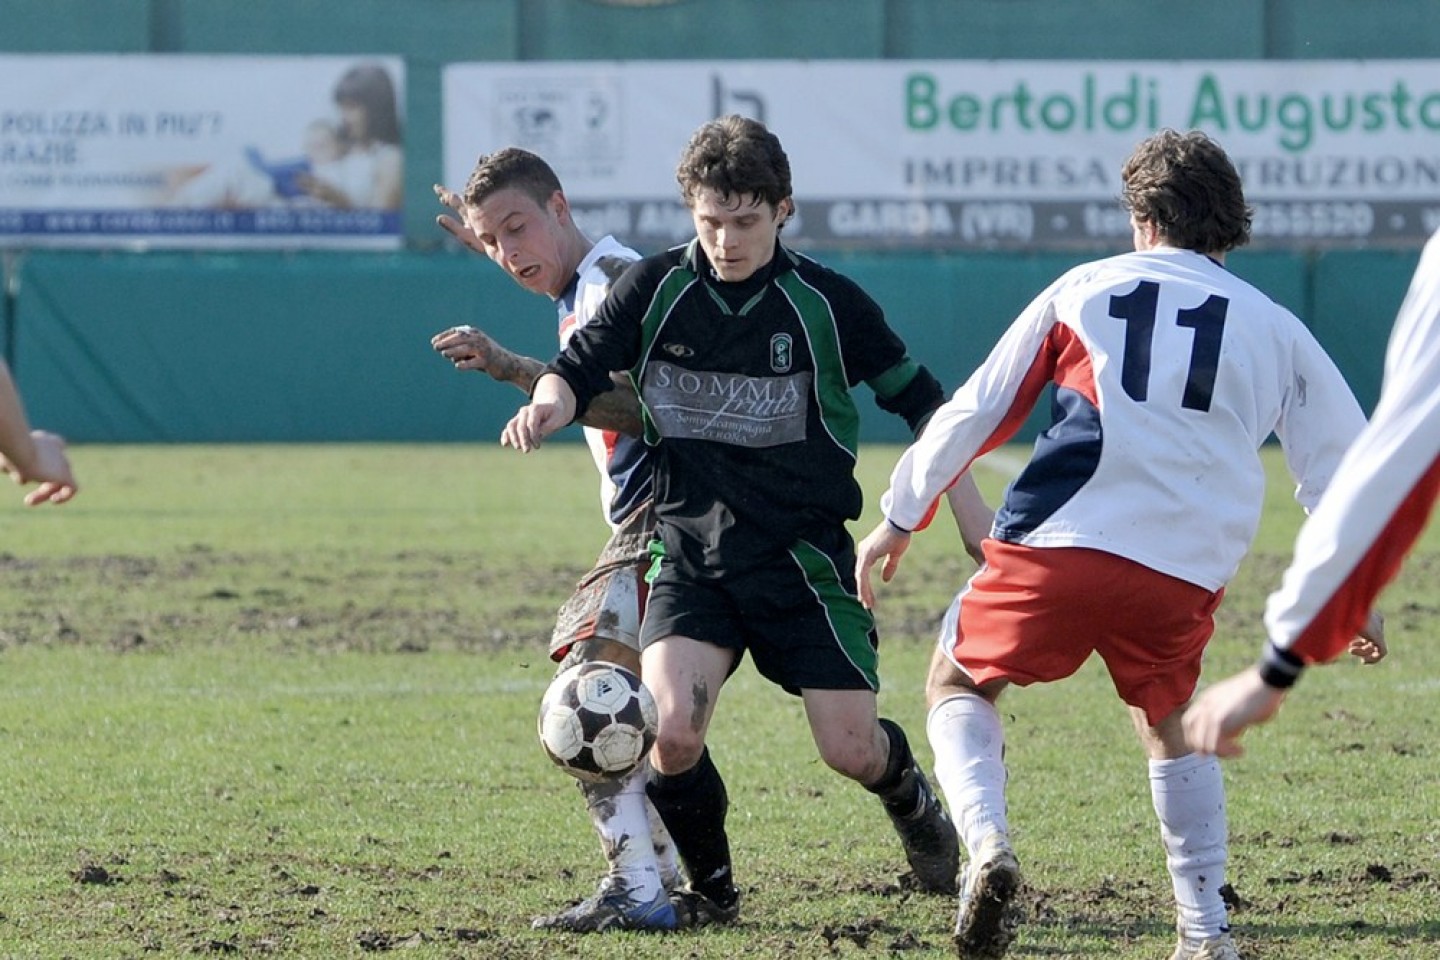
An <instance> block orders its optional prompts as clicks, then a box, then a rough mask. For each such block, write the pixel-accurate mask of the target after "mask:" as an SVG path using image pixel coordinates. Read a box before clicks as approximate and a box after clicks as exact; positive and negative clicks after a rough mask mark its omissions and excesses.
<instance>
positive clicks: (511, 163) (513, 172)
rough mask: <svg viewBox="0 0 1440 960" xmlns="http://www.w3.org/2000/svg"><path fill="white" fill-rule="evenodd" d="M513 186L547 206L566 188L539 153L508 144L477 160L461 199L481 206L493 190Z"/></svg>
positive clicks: (507, 188)
mask: <svg viewBox="0 0 1440 960" xmlns="http://www.w3.org/2000/svg"><path fill="white" fill-rule="evenodd" d="M510 189H515V190H519V191H521V192H522V193H524V194H526V195H528V196H529V197H530V199H532V200H534V201H535V203H536V204H538V205H539V206H542V207H543V206H544V205H545V204H547V203H549V202H550V198H551V197H552V196H554V195H555V194H556V193H557V192H559V191H561V189H562V188H561V186H560V178H559V177H558V176H556V175H555V171H554V170H552V169H551V167H550V164H548V163H546V162H545V161H544V160H542V159H541V158H540V157H539V156H538V155H536V154H533V153H531V152H530V151H529V150H522V149H520V148H519V147H504V148H503V149H500V150H496V151H495V152H494V153H490V154H483V155H481V157H480V159H479V160H477V161H475V169H474V170H472V171H471V172H470V179H469V180H467V181H466V182H465V190H464V192H463V193H462V194H461V197H460V199H462V200H463V201H464V202H465V203H466V204H467V205H468V206H472V207H478V206H479V205H480V204H482V203H484V202H485V200H486V198H487V197H489V196H490V195H491V194H492V193H495V192H496V191H499V190H510Z"/></svg>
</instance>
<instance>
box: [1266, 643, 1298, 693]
mask: <svg viewBox="0 0 1440 960" xmlns="http://www.w3.org/2000/svg"><path fill="white" fill-rule="evenodd" d="M1258 666H1259V668H1260V679H1261V680H1263V681H1265V685H1266V686H1267V687H1274V688H1275V689H1276V690H1289V689H1290V688H1291V687H1293V686H1295V681H1297V680H1299V679H1300V674H1301V673H1302V672H1303V671H1304V670H1305V661H1304V660H1301V659H1300V658H1299V657H1297V656H1295V654H1293V653H1291V652H1290V651H1288V650H1281V649H1280V648H1279V647H1277V646H1275V644H1273V643H1270V644H1266V646H1265V653H1264V654H1263V655H1262V656H1261V657H1260V663H1259V664H1258Z"/></svg>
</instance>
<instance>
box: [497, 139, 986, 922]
mask: <svg viewBox="0 0 1440 960" xmlns="http://www.w3.org/2000/svg"><path fill="white" fill-rule="evenodd" d="M676 178H677V180H678V181H679V185H680V190H681V195H682V197H683V199H684V201H685V203H686V205H687V206H688V207H689V209H690V214H691V218H692V220H693V222H694V224H695V230H696V236H695V239H694V240H692V241H691V242H689V243H687V244H685V245H683V246H678V247H675V248H672V249H671V250H669V251H666V252H663V253H659V254H655V255H653V256H650V257H646V258H645V259H643V260H641V261H640V262H639V263H638V264H636V265H635V266H633V267H631V268H629V269H628V270H626V272H625V274H624V275H623V276H622V277H621V278H620V279H619V280H618V281H617V282H616V284H615V287H614V289H613V290H612V291H611V293H610V295H609V296H608V297H607V298H606V300H605V302H604V303H603V304H602V305H601V306H600V308H599V310H598V311H597V312H596V314H595V317H594V318H593V319H592V321H591V322H590V323H588V324H586V325H585V326H584V327H582V328H580V329H579V330H577V331H576V333H575V335H574V336H573V337H572V338H571V339H570V342H569V344H568V345H567V346H566V348H565V350H564V351H563V352H562V353H561V355H560V356H559V357H557V358H556V359H555V360H554V361H553V362H552V363H551V364H550V365H549V367H547V369H546V372H545V373H544V374H543V375H542V376H541V377H540V378H539V379H537V380H536V382H535V389H534V391H533V393H532V400H531V403H530V404H529V405H528V406H526V407H524V408H522V409H521V410H520V411H519V412H518V413H517V414H516V416H515V417H514V418H513V419H512V420H511V421H510V423H509V424H507V425H506V427H505V431H504V435H503V438H502V440H503V442H504V443H506V444H508V445H510V446H513V447H515V448H517V449H519V450H521V451H530V450H533V449H535V448H536V447H537V446H538V445H539V444H540V443H541V441H542V440H543V439H544V438H545V437H548V436H549V435H551V434H552V433H554V432H555V431H557V430H559V429H561V428H562V427H564V426H565V425H566V424H568V423H570V422H571V420H573V419H575V417H576V416H577V415H580V416H584V415H585V414H586V413H587V412H588V411H589V410H590V408H591V406H592V404H593V403H594V402H596V401H597V400H599V399H602V398H603V397H604V396H606V395H608V393H610V392H613V391H612V390H611V389H610V388H611V385H612V379H611V376H612V375H611V371H614V370H619V369H623V370H627V371H628V372H629V375H630V377H631V379H632V381H633V382H634V383H635V384H636V389H637V390H638V392H639V394H640V398H641V401H642V403H643V404H644V407H645V413H646V418H645V423H646V441H647V443H649V444H650V447H649V449H651V450H652V451H653V454H652V455H653V456H654V458H655V459H654V470H655V512H656V517H657V522H656V537H655V542H654V543H653V544H652V545H651V553H652V556H653V557H654V560H655V562H654V564H653V565H652V567H651V569H650V572H649V575H648V582H649V586H650V593H649V599H648V600H647V602H646V610H645V618H644V622H643V624H642V628H641V643H642V646H643V663H644V671H643V676H644V678H645V683H646V685H647V686H648V687H649V688H650V689H651V690H652V691H653V693H654V696H655V700H656V704H657V707H658V708H659V716H660V727H659V732H658V736H657V740H656V743H655V748H654V750H653V751H652V752H651V762H652V766H653V767H654V771H653V773H652V775H651V778H650V783H649V787H648V790H649V794H650V797H651V798H652V800H653V801H654V803H655V805H656V807H657V809H658V810H659V811H660V813H661V816H662V817H663V818H664V820H665V824H666V826H667V827H668V828H669V830H670V834H671V836H673V837H674V839H675V843H676V846H677V848H678V849H679V851H680V856H681V860H682V861H683V863H684V864H685V869H686V873H687V874H688V875H689V877H690V883H689V886H688V887H687V888H686V889H685V890H683V891H681V893H680V896H679V898H678V902H679V903H680V904H681V906H682V907H683V913H684V916H685V919H686V920H688V921H691V922H696V923H699V922H711V923H728V922H733V921H734V920H735V919H736V918H737V917H738V915H739V910H740V889H739V887H738V886H737V885H736V884H735V881H734V876H733V871H732V863H731V857H730V846H729V836H728V834H727V833H726V829H725V821H726V815H727V812H728V809H729V797H728V794H727V791H726V788H725V782H724V780H723V778H722V777H721V774H720V771H719V769H718V767H717V765H716V763H715V762H714V759H713V758H712V756H711V754H710V751H709V749H708V747H707V744H706V733H707V731H708V728H709V725H710V720H711V717H712V716H713V713H714V710H715V706H716V703H717V701H718V699H719V696H720V692H721V689H722V687H723V686H724V684H725V683H726V681H727V680H728V679H729V678H730V676H731V674H732V673H733V672H734V671H735V670H736V669H737V668H738V667H739V665H740V662H741V659H742V657H744V656H746V655H748V656H749V657H750V659H751V660H752V661H753V663H754V665H755V669H756V670H757V671H759V673H760V674H761V675H762V676H764V677H765V678H766V679H768V680H770V681H771V682H773V683H775V684H776V685H778V686H780V687H781V688H783V689H784V690H786V691H787V692H789V693H791V694H794V695H796V696H797V697H799V698H800V700H801V702H802V703H803V706H804V710H805V715H806V718H807V720H808V721H809V724H810V732H811V736H812V737H813V739H814V741H815V745H816V748H817V750H818V752H819V754H820V757H821V759H822V760H824V762H825V763H826V765H828V766H829V767H830V768H831V769H833V770H835V771H836V772H837V773H839V774H841V775H842V776H845V777H847V778H848V779H850V780H854V781H856V782H857V783H859V784H860V785H861V786H863V787H864V788H865V789H866V790H868V791H870V793H872V794H873V795H875V796H876V797H877V798H878V800H879V802H880V804H881V806H882V808H883V810H884V811H885V813H886V815H887V816H888V818H889V820H890V822H891V825H892V826H893V827H894V829H895V831H896V832H897V833H898V834H899V838H900V841H901V846H902V848H903V850H904V853H905V857H906V860H907V861H908V862H909V865H910V868H911V871H912V872H913V874H914V877H915V880H916V881H917V883H918V885H919V886H920V887H922V888H923V889H926V890H929V891H933V892H936V893H941V894H944V895H946V896H952V895H953V894H954V892H955V878H956V872H957V870H958V861H959V847H958V841H957V839H956V835H955V828H954V826H953V825H952V824H951V823H950V820H949V818H948V816H947V815H946V814H945V811H944V808H943V807H942V806H941V804H940V802H939V800H938V799H937V798H936V796H935V793H934V791H933V790H932V789H931V788H930V784H929V781H928V780H927V779H926V776H925V774H924V773H923V771H922V770H921V768H920V764H919V762H918V761H917V759H916V757H915V755H914V754H913V753H912V752H911V749H910V744H909V741H908V739H907V737H906V735H905V732H904V731H903V730H902V729H901V728H900V726H899V725H898V724H896V723H894V722H893V721H891V720H888V719H883V718H880V717H878V716H877V702H876V691H877V689H878V688H879V682H880V680H879V655H878V650H877V646H878V643H879V638H878V635H877V633H876V629H875V623H874V620H873V618H872V617H871V616H870V613H869V611H867V610H866V609H865V608H864V607H863V606H862V605H861V604H860V601H859V597H858V595H857V592H856V588H855V579H854V544H853V542H852V541H851V539H850V534H849V531H848V530H847V528H846V522H847V521H848V520H852V519H855V518H856V517H858V516H859V514H860V509H861V505H862V495H861V490H860V486H859V484H858V483H857V481H856V477H855V464H856V456H857V453H858V449H857V447H858V433H859V411H858V409H857V407H856V403H855V400H854V398H853V397H852V395H851V390H852V389H853V388H855V387H857V386H859V384H861V383H864V384H866V385H867V386H869V387H870V389H871V390H872V391H873V392H874V395H875V400H876V403H877V404H878V405H879V406H880V408H881V409H883V410H885V411H886V412H889V413H893V414H895V415H897V416H899V417H901V418H902V419H904V420H905V422H906V423H907V425H908V426H909V427H910V428H911V429H912V430H914V431H918V430H920V429H921V428H922V427H923V426H924V424H925V421H926V419H927V418H928V417H929V415H930V414H931V413H932V412H933V411H934V410H935V409H936V408H937V407H939V406H940V404H941V403H942V402H943V400H944V392H943V390H942V388H941V386H940V384H939V383H938V382H937V381H936V379H935V377H934V376H933V375H931V374H930V372H929V371H928V370H926V369H925V368H924V367H923V366H921V365H919V364H918V363H916V362H915V361H914V360H912V359H911V358H910V357H909V355H908V354H907V351H906V348H905V344H904V343H903V342H902V341H901V339H900V338H899V337H898V336H897V335H896V334H895V332H894V331H893V330H892V329H891V327H890V326H889V325H888V323H887V322H886V320H885V316H884V313H883V311H882V310H881V309H880V307H879V305H878V304H876V303H875V301H874V300H873V299H871V298H870V297H869V296H868V295H867V294H866V293H865V292H864V291H863V290H861V289H860V287H859V286H858V285H857V284H855V283H854V281H852V280H850V279H848V278H846V277H844V276H842V275H840V274H838V273H836V272H834V271H832V270H829V269H828V268H826V267H824V266H822V265H820V264H818V263H816V262H815V261H813V260H811V259H809V258H807V257H804V256H801V255H800V254H797V253H795V252H793V251H791V250H790V249H788V248H787V247H786V246H785V245H784V244H783V243H782V242H781V241H780V231H781V229H782V228H783V227H784V225H785V224H786V222H787V221H789V219H790V218H791V216H792V215H793V214H794V212H795V201H794V199H793V198H792V191H791V183H790V164H789V160H788V159H787V158H786V156H785V152H784V150H783V148H782V147H781V146H780V141H779V139H778V138H777V137H776V136H775V134H774V133H772V132H770V131H769V130H768V129H767V128H766V127H765V126H764V124H762V123H760V122H758V121H756V120H752V119H748V118H743V117H739V116H729V117H724V118H721V119H719V120H714V121H711V122H709V123H706V124H705V125H703V126H702V127H700V129H699V130H697V131H696V132H695V134H694V135H693V136H692V138H691V140H690V142H689V144H688V145H687V146H686V148H685V151H684V153H683V154H682V156H681V160H680V163H679V166H678V168H677V171H676ZM965 479H966V482H965V483H962V484H961V485H960V486H959V487H957V488H956V489H957V491H958V493H957V496H961V497H963V501H962V502H960V503H959V507H958V510H957V519H958V520H959V522H960V524H961V532H962V536H963V535H966V533H967V531H968V532H969V533H970V535H971V539H973V540H974V541H975V542H978V539H979V537H980V536H983V529H982V530H981V531H980V532H979V533H978V534H976V533H975V530H974V527H975V526H977V525H978V526H980V527H982V528H983V527H988V519H989V511H988V510H987V509H986V508H985V505H984V503H983V502H982V501H981V500H980V497H979V493H978V492H977V491H975V488H974V484H973V483H971V482H969V481H968V478H965ZM951 506H952V509H957V503H956V501H952V503H951ZM977 517H978V518H980V523H979V524H976V523H974V522H973V521H974V519H975V518H977Z"/></svg>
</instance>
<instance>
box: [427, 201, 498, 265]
mask: <svg viewBox="0 0 1440 960" xmlns="http://www.w3.org/2000/svg"><path fill="white" fill-rule="evenodd" d="M432 189H433V190H434V191H435V198H436V199H437V200H439V201H440V204H441V205H442V206H444V207H447V208H448V209H450V210H453V211H454V212H455V213H456V214H459V216H452V215H450V214H448V213H442V214H440V215H439V216H437V217H436V218H435V222H436V223H437V224H439V225H440V229H441V230H444V231H445V232H446V233H448V234H450V236H452V237H454V238H455V239H456V240H459V241H460V242H461V243H462V244H464V245H465V246H466V247H468V248H469V249H471V250H474V251H475V252H476V253H478V254H480V255H482V256H489V254H487V253H486V252H485V244H483V243H481V242H480V238H479V237H477V236H476V235H475V232H474V231H473V230H471V229H470V228H469V227H467V226H465V221H464V219H463V218H464V209H463V208H464V206H465V203H464V201H463V200H461V199H460V194H458V193H456V192H455V191H453V190H451V189H450V188H448V187H446V186H444V185H443V184H439V183H437V184H435V185H434V186H433V187H432Z"/></svg>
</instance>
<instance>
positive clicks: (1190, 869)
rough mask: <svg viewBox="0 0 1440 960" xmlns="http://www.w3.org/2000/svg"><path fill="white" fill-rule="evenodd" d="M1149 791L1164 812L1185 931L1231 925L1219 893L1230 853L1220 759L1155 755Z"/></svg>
mask: <svg viewBox="0 0 1440 960" xmlns="http://www.w3.org/2000/svg"><path fill="white" fill-rule="evenodd" d="M1150 796H1151V798H1152V799H1153V800H1154V802H1155V814H1156V815H1157V816H1158V817H1159V818H1160V839H1161V840H1162V841H1163V842H1164V844H1165V865H1166V866H1167V867H1168V868H1169V870H1170V882H1171V884H1172V885H1173V886H1174V887H1175V906H1176V910H1177V913H1178V917H1179V928H1180V933H1181V935H1182V936H1184V937H1186V938H1188V939H1191V940H1206V939H1209V938H1210V937H1214V936H1217V935H1219V934H1220V933H1222V932H1224V931H1226V930H1228V929H1230V921H1229V916H1228V915H1227V914H1226V912H1225V901H1224V900H1223V899H1222V898H1221V896H1220V888H1221V887H1222V886H1223V885H1224V883H1225V861H1226V859H1227V857H1228V856H1229V851H1228V849H1227V846H1226V842H1227V835H1228V827H1227V825H1226V820H1225V780H1224V778H1223V777H1222V776H1221V773H1220V761H1218V760H1216V759H1215V758H1214V757H1202V756H1200V755H1199V754H1193V753H1192V754H1190V755H1188V756H1184V757H1177V758H1175V759H1174V760H1151V761H1150Z"/></svg>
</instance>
